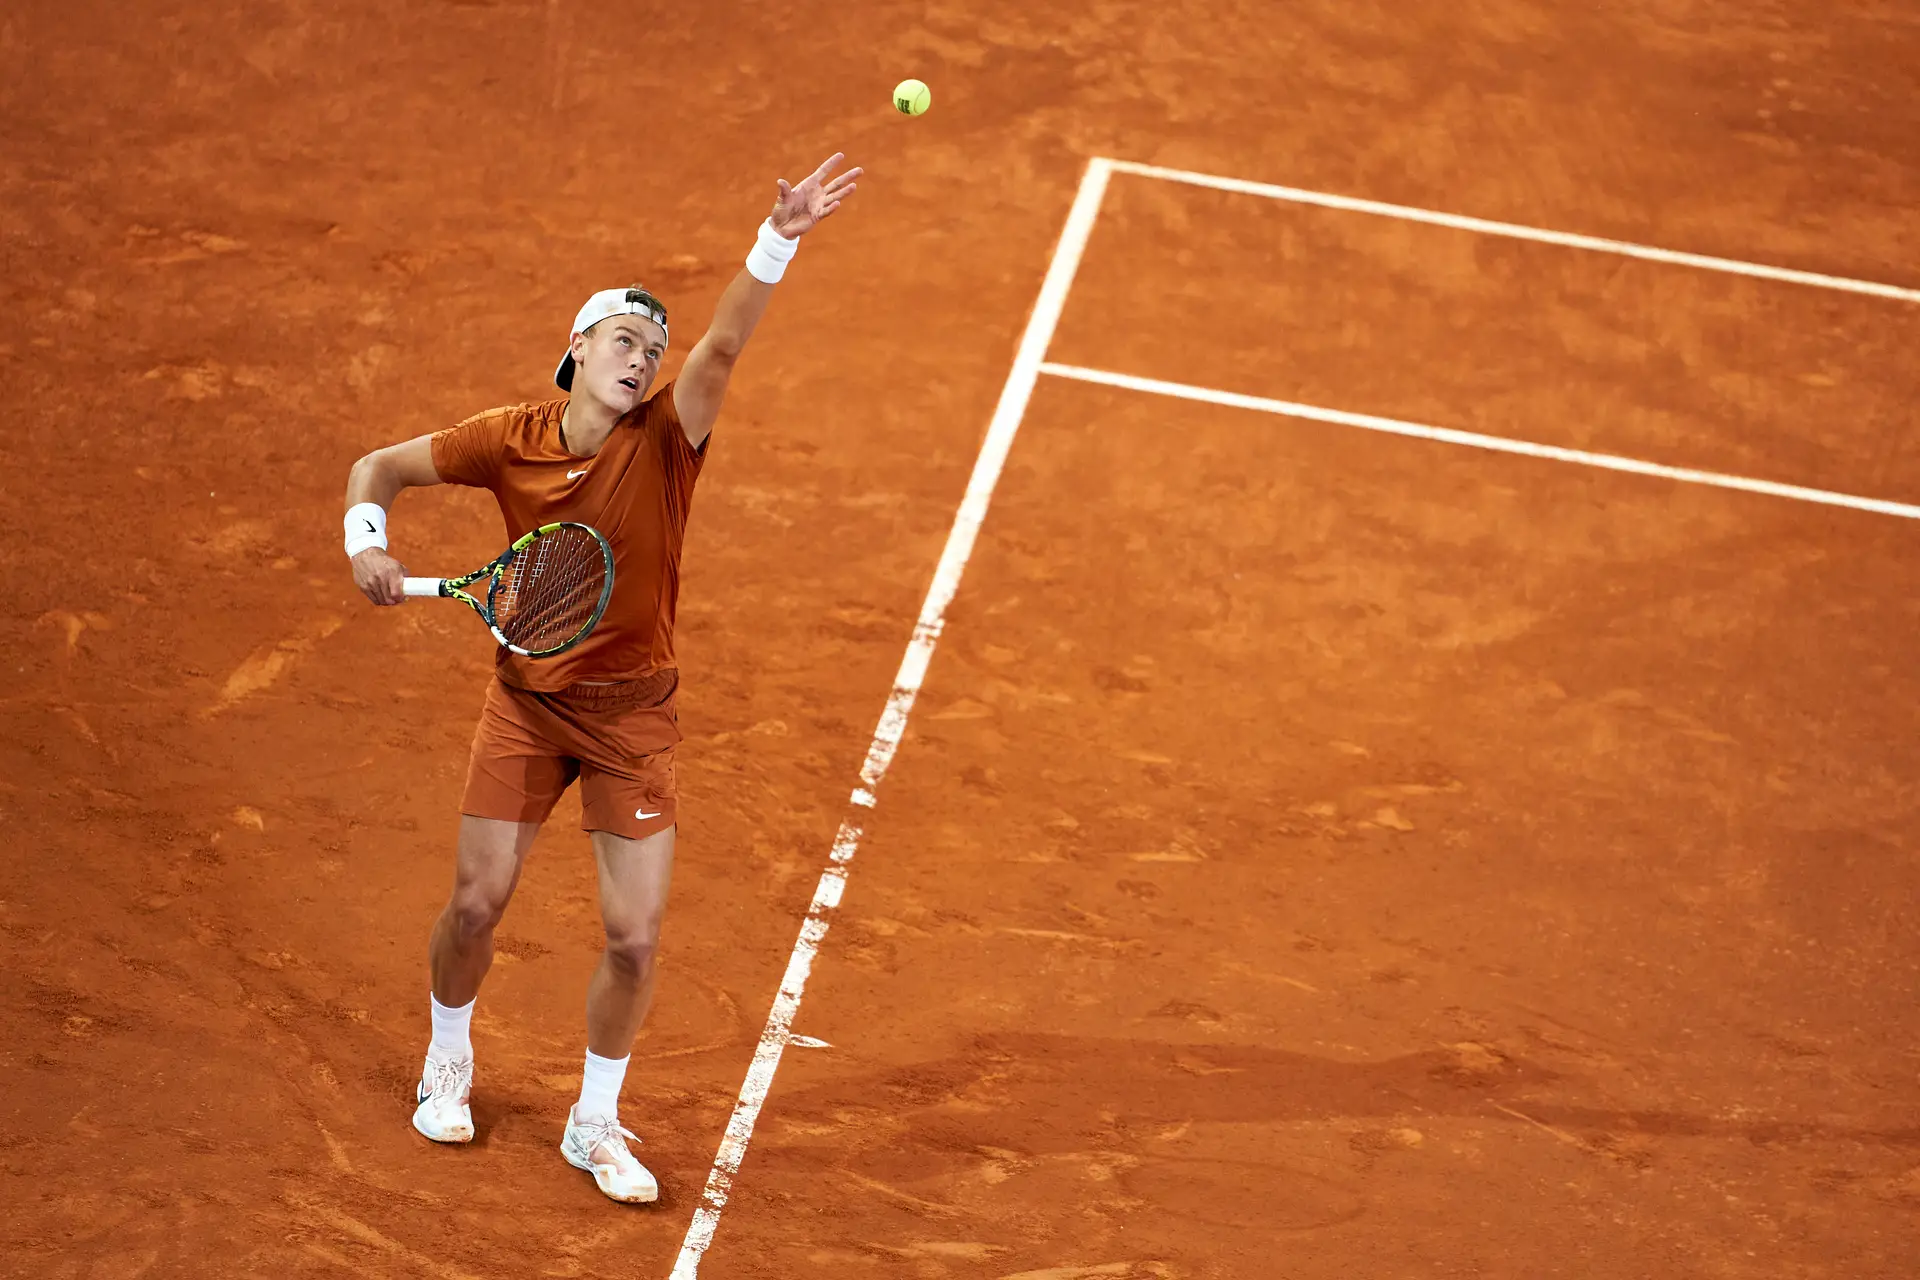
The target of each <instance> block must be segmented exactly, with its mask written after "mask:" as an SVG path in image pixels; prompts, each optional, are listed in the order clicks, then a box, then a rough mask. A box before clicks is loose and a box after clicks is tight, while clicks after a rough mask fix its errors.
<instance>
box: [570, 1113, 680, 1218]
mask: <svg viewBox="0 0 1920 1280" xmlns="http://www.w3.org/2000/svg"><path fill="white" fill-rule="evenodd" d="M628 1138H633V1140H634V1141H635V1142H638V1141H640V1139H639V1138H636V1137H634V1135H633V1134H632V1132H631V1131H629V1130H626V1129H622V1128H621V1127H620V1122H619V1121H618V1120H611V1119H604V1118H602V1117H600V1116H589V1117H588V1118H587V1119H585V1120H579V1119H576V1118H575V1117H574V1114H573V1110H572V1108H568V1110H567V1131H566V1132H565V1133H564V1134H562V1135H561V1138H560V1154H561V1155H563V1156H565V1157H566V1158H567V1163H568V1164H570V1165H572V1166H573V1167H574V1168H576V1169H584V1170H586V1171H587V1172H588V1173H590V1174H592V1175H593V1181H594V1183H595V1184H596V1185H597V1186H598V1187H599V1188H600V1190H601V1192H602V1193H603V1194H605V1195H606V1196H607V1197H608V1198H609V1199H612V1200H618V1201H620V1202H621V1203H623V1204H651V1203H653V1202H654V1201H655V1200H658V1199H659V1198H660V1184H659V1183H658V1182H655V1181H654V1180H653V1175H652V1174H651V1173H649V1172H647V1166H645V1165H643V1164H641V1163H640V1162H639V1161H638V1160H636V1159H634V1156H633V1153H632V1152H631V1151H629V1150H627V1139H628Z"/></svg>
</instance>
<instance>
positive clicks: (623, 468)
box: [433, 383, 711, 693]
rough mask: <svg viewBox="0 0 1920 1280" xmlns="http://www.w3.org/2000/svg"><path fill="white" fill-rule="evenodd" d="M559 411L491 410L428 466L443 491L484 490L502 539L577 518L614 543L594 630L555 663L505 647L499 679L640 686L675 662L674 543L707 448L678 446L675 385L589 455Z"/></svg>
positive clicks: (551, 689)
mask: <svg viewBox="0 0 1920 1280" xmlns="http://www.w3.org/2000/svg"><path fill="white" fill-rule="evenodd" d="M566 407H567V402H566V401H565V400H548V401H544V402H542V403H539V404H520V405H509V406H507V407H506V408H503V409H490V410H488V411H487V412H486V413H481V414H476V415H475V416H473V417H471V418H468V419H467V420H466V421H465V422H463V423H461V424H460V425H459V426H457V427H449V428H447V429H446V430H445V431H437V432H435V433H434V436H433V469H434V470H435V471H438V472H439V473H440V478H441V479H442V480H445V481H447V482H448V483H449V484H465V485H473V486H475V487H476V488H481V489H490V490H492V491H493V496H494V498H495V499H496V500H497V501H498V502H499V503H500V515H501V516H502V518H504V519H505V520H506V522H507V538H508V540H509V541H511V540H513V539H515V538H518V537H519V536H520V535H521V534H523V533H525V532H527V530H529V529H534V528H538V527H539V526H540V525H543V524H550V523H552V522H553V521H555V520H575V521H578V522H579V523H581V524H586V525H592V526H593V527H594V528H595V529H598V530H599V531H600V532H601V533H602V534H603V535H605V537H606V539H607V541H608V542H609V543H611V544H612V546H613V598H612V599H611V600H609V601H608V602H607V612H606V614H605V616H603V617H602V618H601V619H600V625H599V626H597V627H595V628H594V630H593V634H592V635H590V636H588V637H587V638H586V639H585V640H582V641H581V642H580V643H579V644H578V645H576V646H575V647H574V648H572V649H569V650H567V651H566V652H565V653H563V654H561V655H559V656H558V657H555V658H523V657H521V656H520V655H519V654H517V653H513V652H510V651H509V650H507V649H505V648H502V649H501V650H500V651H499V653H498V654H497V655H496V658H495V661H496V663H497V664H498V666H499V675H500V678H501V679H502V680H503V681H505V682H506V683H508V684H510V685H513V686H515V687H517V688H521V689H528V690H532V691H533V692H536V693H555V692H558V691H559V690H561V689H564V688H566V687H567V686H568V685H571V684H576V683H580V682H583V681H618V680H637V679H640V678H641V677H643V676H647V675H651V674H653V673H654V672H656V671H660V670H662V669H664V668H667V667H671V666H673V665H674V658H673V618H674V609H675V607H676V605H677V603H678V601H679V597H680V547H681V544H682V542H683V540H684V537H685V534H686V529H687V512H688V509H689V507H690V505H691V503H692V500H693V484H694V481H695V480H697V479H699V478H700V466H701V464H702V463H703V462H704V461H705V460H706V447H705V445H702V446H701V447H700V448H699V449H695V448H694V447H693V446H692V445H690V444H688V443H687V434H686V432H685V431H684V430H682V429H681V426H680V415H679V414H678V413H676V412H674V408H673V384H672V383H668V384H667V385H666V386H664V387H662V388H660V390H659V391H657V392H655V393H654V394H653V395H652V396H651V397H650V398H649V399H648V400H647V401H646V402H645V403H643V404H641V405H639V406H638V407H636V408H634V409H633V410H631V411H629V412H628V413H627V414H626V415H625V416H623V417H622V418H621V419H620V421H619V422H617V423H615V424H614V428H613V431H612V433H611V434H610V435H608V436H607V441H606V443H605V444H603V445H601V446H600V452H599V453H597V454H595V455H594V456H593V457H591V458H578V457H575V456H574V455H573V454H570V453H568V452H567V451H566V449H565V448H564V447H563V446H562V445H561V443H560V417H561V413H562V411H564V410H565V409H566ZM709 439H711V437H709Z"/></svg>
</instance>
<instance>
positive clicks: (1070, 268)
mask: <svg viewBox="0 0 1920 1280" xmlns="http://www.w3.org/2000/svg"><path fill="white" fill-rule="evenodd" d="M1114 173H1130V174H1136V175H1139V176H1142V177H1149V178H1159V179H1162V180H1165V181H1170V182H1182V183H1187V184H1189V185H1192V186H1201V187H1213V188H1216V189H1218V190H1222V191H1233V192H1239V193H1241V194H1246V195H1257V196H1265V197H1268V198H1270V199H1276V200H1290V201H1294V202H1296V203H1300V204H1314V205H1322V206H1325V207H1327V208H1331V209H1341V210H1346V211H1348V212H1353V213H1371V214H1379V215H1383V216H1386V217H1393V218H1401V219H1404V220H1407V221H1411V222H1426V223H1432V224H1435V225H1438V226H1444V227H1452V228H1455V229H1457V230H1463V231H1478V232H1484V233H1486V234H1488V235H1500V236H1508V237H1511V238H1514V239H1520V240H1536V241H1539V242H1541V243H1544V244H1555V245H1562V246H1565V247H1568V248H1575V249H1592V250H1597V251H1600V252H1606V253H1617V254H1624V255H1626V256H1628V257H1635V258H1645V259H1648V260H1651V261H1654V262H1667V263H1673V264H1676V265H1680V266H1691V267H1702V268H1705V269H1707V270H1709V271H1726V272H1732V273H1733V274H1736V275H1747V276H1756V277H1759V278H1761V279H1769V280H1784V281H1788V282H1791V283H1796V284H1808V285H1816V286H1819V287H1823V288H1828V289H1841V290H1845V291H1848V292H1852V293H1866V294H1875V295H1878V296H1881V297H1888V298H1896V299H1900V300H1902V301H1907V302H1920V290H1915V289H1903V288H1899V287H1897V286H1894V285H1884V284H1875V283H1873V282H1871V281H1866V280H1849V279H1845V278H1843V277H1839V276H1826V275H1819V274H1817V273H1815V272H1810V271H1791V270H1786V269H1784V268H1780V267H1767V266H1761V265H1758V264H1755V263H1748V262H1736V261H1733V260H1731V259H1727V258H1712V257H1707V256H1705V255H1702V254H1694V253H1677V252H1674V251H1672V250H1668V249H1655V248H1651V247H1649V246H1647V245H1637V244H1631V243H1628V242H1626V241H1620V240H1604V239H1600V238H1598V237H1595V236H1583V235H1572V234H1567V233H1564V232H1557V231H1543V230H1540V229H1538V228H1534V227H1524V226H1519V225H1517V224H1514V223H1506V222H1491V221H1488V220H1486V219H1483V218H1466V217H1460V216H1458V215H1455V214H1449V213H1437V212H1434V211H1432V210H1428V209H1415V208H1411V207H1408V206H1404V205H1392V204H1383V203H1381V202H1379V201H1375V200H1356V199H1352V198H1350V197H1347V196H1336V195H1329V194H1327V193H1324V192H1318V191H1304V190H1301V189H1299V188H1295V187H1280V186H1274V185H1272V184H1269V183H1261V182H1245V181H1242V180H1240V179H1236V178H1221V177H1215V176H1214V175H1211V174H1204V173H1192V172H1188V171H1186V170H1181V169H1163V168H1160V167H1158V166H1154V165H1143V164H1134V163H1131V162H1128V161H1124V160H1109V159H1104V158H1101V157H1095V158H1094V159H1093V160H1090V161H1089V162H1088V164H1087V170H1086V173H1085V174H1084V175H1083V176H1082V177H1081V180H1080V189H1079V191H1078V193H1077V194H1076V195H1075V196H1074V200H1073V207H1072V209H1071V211H1070V212H1069V213H1068V215H1067V221H1066V226H1065V227H1064V228H1063V229H1062V231H1061V233H1060V242H1059V244H1058V245H1056V246H1055V248H1054V252H1053V259H1052V261H1051V262H1050V263H1049V265H1048V267H1047V275H1046V280H1045V282H1044V283H1043V284H1042V285H1041V287H1040V297H1039V299H1038V301H1037V302H1035V304H1034V308H1033V314H1032V316H1031V317H1030V318H1029V319H1028V321H1027V328H1026V332H1025V333H1024V334H1022V336H1021V338H1020V347H1019V350H1018V352H1017V353H1016V354H1015V356H1014V360H1013V368H1012V370H1011V371H1010V372H1009V373H1008V374H1007V381H1006V385H1005V386H1003V387H1002V388H1001V391H1000V400H999V403H998V404H997V405H996V406H995V407H994V411H993V419H992V421H991V422H990V423H989V424H988V427H987V436H986V439H985V440H984V441H983V442H982V443H981V446H980V454H979V457H978V458H977V459H976V460H975V461H974V465H973V474H972V476H971V478H969V480H968V482H967V491H966V496H965V497H963V498H962V499H961V502H960V508H959V510H958V511H957V512H956V513H955V514H954V519H953V527H952V529H951V531H950V532H949V533H948V535H947V544H946V548H945V549H944V550H943V551H942V552H941V555H940V563H939V566H938V567H937V568H936V569H935V571H934V576H933V583H932V585H931V586H930V587H928V589H927V596H926V599H925V601H924V602H923V603H922V604H921V606H920V617H919V620H918V621H917V622H916V623H915V625H914V630H913V638H912V640H911V641H910V642H909V643H908V645H907V650H906V654H905V655H904V656H903V657H902V658H901V660H900V669H899V673H898V674H897V675H896V676H895V677H894V684H893V691H892V693H891V694H890V695H889V696H888V698H887V705H886V709H885V710H884V711H882V712H881V715H880V723H879V725H878V726H877V727H876V728H875V729H874V732H873V741H872V743H871V745H869V747H868V748H867V758H866V761H865V762H864V763H863V764H862V766H861V769H860V785H859V786H858V787H856V788H854V790H853V794H852V795H851V796H850V797H849V804H850V805H851V806H852V807H851V808H850V809H849V810H848V815H847V817H846V818H845V820H843V821H842V822H841V824H840V830H839V832H838V834H836V835H835V836H834V840H833V847H832V849H831V851H830V852H829V853H828V855H827V856H828V862H827V866H826V868H825V869H824V870H823V871H822V872H821V874H820V881H819V884H818V885H817V886H816V887H815V889H814V893H813V901H812V902H811V903H810V904H809V905H808V907H807V914H806V918H805V919H804V920H802V921H801V924H800V936H799V937H798V938H797V939H796V940H795V941H794V944H793V953H792V955H791V956H790V957H789V959H788V961H787V968H786V973H785V975H784V976H783V977H782V978H781V981H780V991H779V994H778V995H776V996H775V997H774V1001H773V1007H772V1009H771V1010H769V1012H768V1014H767V1022H766V1026H765V1028H764V1029H763V1030H762V1031H761V1033H760V1041H759V1045H758V1046H757V1048H756V1049H755V1050H754V1055H753V1062H752V1065H751V1066H750V1067H749V1068H748V1069H747V1077H746V1080H745V1081H744V1082H742V1084H741V1086H740V1094H739V1097H738V1099H737V1100H736V1101H735V1103H734V1108H733V1113H732V1115H731V1116H730V1117H729V1118H728V1120H727V1128H726V1132H725V1134H724V1136H723V1137H722V1138H721V1140H720V1148H719V1150H718V1151H717V1152H716V1153H715V1155H714V1158H713V1167H712V1169H711V1170H709V1172H708V1174H707V1184H706V1189H705V1191H704V1192H703V1193H702V1195H701V1203H700V1207H699V1208H698V1209H697V1210H696V1211H695V1212H694V1215H693V1221H692V1223H691V1224H689V1226H688V1227H687V1234H686V1238H685V1239H684V1240H683V1241H682V1242H681V1245H680V1252H679V1254H678V1256H677V1257H676V1258H675V1259H674V1264H673V1278H672V1280H695V1277H696V1276H697V1275H698V1273H699V1269H700V1259H701V1258H702V1257H703V1256H704V1255H705V1253H706V1251H707V1248H708V1246H709V1245H711V1244H712V1243H713V1235H714V1231H715V1229H716V1228H717V1227H718V1226H719V1223H720V1211H721V1210H722V1209H723V1208H724V1207H725V1206H726V1203H727V1194H728V1192H729V1191H730V1190H731V1188H732V1186H733V1179H734V1176H735V1175H736V1174H738V1173H739V1171H740V1164H741V1161H743V1160H744V1159H745V1158H746V1154H747V1144H748V1142H749V1141H750V1140H751V1138H752V1136H753V1128H754V1125H755V1123H756V1122H757V1121H758V1120H759V1117H760V1109H761V1107H762V1106H764V1105H765V1103H766V1100H767V1094H768V1091H769V1090H770V1089H771V1088H772V1087H773V1077H774V1073H775V1072H776V1071H777V1070H778V1069H779V1066H780V1057H781V1054H782V1053H783V1052H784V1051H785V1049H786V1047H787V1045H789V1044H798V1043H803V1042H804V1043H811V1041H810V1040H808V1038H807V1037H803V1036H797V1035H795V1034H794V1033H793V1030H792V1028H793V1020H794V1017H795V1015H796V1014H797V1013H798V1012H799V1009H800V997H801V995H802V993H803V992H804V990H805V988H806V984H807V977H808V975H809V974H810V973H811V972H812V970H813V960H814V957H815V955H817V954H818V952H819V949H820V943H821V941H822V939H824V938H825V937H826V935H827V924H828V918H829V915H830V913H831V912H832V911H834V910H835V909H836V908H838V907H839V905H840V898H841V895H842V893H843V892H844V891H845V889H846V883H847V876H848V869H849V868H848V864H849V863H851V862H852V860H853V855H854V852H855V851H856V850H857V849H858V847H859V844H860V835H861V830H862V825H863V823H864V822H865V818H864V816H863V815H862V813H861V812H860V811H861V810H868V809H872V808H873V807H874V803H875V798H876V792H877V789H878V787H879V785H880V781H881V779H882V778H883V777H884V776H885V775H886V772H887V768H888V766H889V765H890V764H891V763H892V762H893V757H894V753H895V752H896V751H898V750H899V747H900V741H901V738H902V736H903V735H904V734H905V732H906V727H907V716H908V714H909V713H910V712H911V711H912V710H913V704H914V699H915V698H916V697H917V696H918V694H919V692H920V685H921V682H922V681H923V680H924V679H925V678H926V673H927V665H928V663H929V662H931V661H932V659H933V651H934V648H935V646H936V645H937V644H938V643H939V639H940V632H941V629H942V627H943V626H944V625H945V622H946V611H947V606H948V605H949V604H950V603H951V602H952V600H953V596H954V592H955V591H957V590H958V589H959V586H960V579H961V576H962V574H963V573H964V572H965V570H966V565H967V559H968V557H969V556H971V555H972V553H973V544H974V540H975V538H976V537H977V536H978V535H979V532H980V526H981V522H982V521H983V520H984V519H985V518H986V514H987V506H988V503H989V501H990V500H991V499H992V497H993V490H994V487H995V485H996V484H997V483H998V481H999V478H1000V470H1001V467H1002V466H1003V465H1004V464H1005V462H1006V458H1007V451H1008V450H1009V449H1010V448H1012V446H1013V439H1014V436H1015V435H1016V434H1017V433H1018V432H1019V430H1020V420H1021V418H1022V417H1023V416H1024V415H1025V413H1026V408H1027V402H1028V400H1029V399H1030V398H1031V397H1032V395H1033V388H1034V384H1035V383H1036V382H1037V381H1038V378H1039V375H1040V374H1041V373H1043V372H1044V373H1049V374H1052V375H1054V376H1056V377H1062V378H1073V379H1078V380H1079V381H1082V382H1097V383H1104V384H1106V385H1109V386H1115V387H1124V388H1127V389H1129V390H1136V391H1147V392H1152V393H1156V394H1160V395H1168V396H1176V397H1179V398H1183V399H1189V400H1204V401H1209V402H1212V403H1215V404H1223V405H1230V406H1235V407H1239V408H1249V409H1262V410H1265V411H1267V412H1271V413H1284V414H1289V415H1291V416H1294V417H1301V418H1312V419H1317V420H1319V421H1324V422H1333V423H1340V424H1343V425H1347V426H1358V427H1365V428H1367V429H1369V430H1374V431H1387V432H1391V433H1394V434H1398V435H1411V436H1419V437H1422V438H1425V439H1431V440H1443V441H1448V442H1450V443H1454V444H1466V445H1473V446H1476V447H1478V448H1483V449H1496V450H1500V451H1502V452H1507V453H1524V454H1531V455H1533V456H1537V457H1547V458H1556V459H1560V460H1562V461H1569V462H1582V463H1586V464H1587V465H1589V466H1598V467H1607V468H1610V469H1612V470H1617V471H1633V472H1638V473H1641V474H1646V475H1657V476H1664V477H1667V478H1670V479H1677V480H1690V481H1693V482H1695V483H1700V484H1717V485H1721V486H1723V487H1726V488H1735V489H1750V490H1753V491H1755V492H1759V493H1769V494H1775V495H1778V496H1783V497H1792V498H1801V499H1804V500H1806V501H1812V502H1826V503H1832V504H1835V505H1839V506H1853V507H1860V508H1862V509H1864V510H1869V511H1879V512H1884V513H1886V514H1889V515H1899V516H1906V517H1909V518H1920V507H1911V506H1907V505H1905V504H1902V503H1897V502H1881V501H1878V500H1876V499H1872V498H1855V497H1852V496H1850V495H1847V494H1839V493H1828V492H1825V491H1824V490H1820V489H1804V488H1800V487H1799V486H1796V485H1782V484H1773V483H1771V482H1769V481H1764V480H1746V479H1742V478H1741V477H1738V476H1722V475H1717V474H1715V473H1713V472H1706V471H1689V470H1685V469H1683V468H1678V467H1663V466H1660V465H1658V464H1657V463H1650V462H1639V461H1636V460H1635V459H1632V458H1617V457H1613V456H1612V455H1609V454H1598V453H1586V452H1583V451H1581V450H1577V449H1558V448H1553V447H1551V446H1548V445H1535V444H1527V443H1525V442H1523V441H1514V440H1504V439H1501V438H1499V437H1497V436H1482V435H1477V434H1475V433H1473V432H1468V431H1453V430H1449V429H1447V428H1443V427H1424V426H1420V425H1419V424H1417V423H1410V422H1398V421H1395V420H1394V419H1391V418H1376V417H1371V416H1369V415H1366V414H1354V413H1342V412H1340V411H1338V410H1333V409H1317V408H1314V407H1313V406H1311V405H1298V404H1291V403H1289V402H1286V401H1281V400H1267V399H1263V398H1261V397H1258V396H1243V395H1238V394H1236V393H1234V392H1230V391H1213V390H1210V389H1208V388H1204V387H1190V386H1185V385H1183V384H1181V383H1175V382H1161V381H1158V380H1156V379H1152V378H1135V377H1132V376H1130V375H1127V374H1119V373H1105V372H1102V371H1100V370H1097V369H1083V368H1079V367H1076V366H1073V365H1060V364H1051V363H1046V362H1045V361H1046V353H1047V347H1048V345H1049V344H1050V343H1051V342H1052V339H1053V331H1054V328H1055V327H1056V326H1057V325H1058V323H1059V320H1060V312H1061V310H1062V308H1063V307H1064V306H1065V305H1066V300H1067V292H1068V290H1069V288H1070V287H1071V286H1072V284H1073V277H1074V273H1075V272H1076V271H1077V270H1078V269H1079V265H1080V257H1081V254H1082V253H1083V252H1084V250H1085V249H1086V245H1087V239H1088V237H1089V236H1090V235H1091V234H1092V232H1093V224H1094V220H1095V219H1096V218H1097V217H1098V215H1099V212H1100V201H1101V197H1102V196H1103V195H1104V194H1105V192H1106V188H1107V181H1108V178H1109V176H1110V175H1112V174H1114Z"/></svg>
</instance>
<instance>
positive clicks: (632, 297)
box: [553, 284, 667, 391]
mask: <svg viewBox="0 0 1920 1280" xmlns="http://www.w3.org/2000/svg"><path fill="white" fill-rule="evenodd" d="M611 316H645V317H646V318H647V319H649V320H651V321H653V322H654V323H655V324H657V325H659V326H660V332H661V333H666V331H667V309H666V308H665V307H663V306H661V305H660V299H658V298H656V297H654V296H653V295H652V294H650V293H648V292H647V291H646V290H645V289H643V288H641V287H640V286H639V285H637V284H636V285H634V286H633V287H632V288H630V289H602V290H601V291H600V292H598V293H596V294H594V295H593V296H592V297H591V298H588V299H587V305H586V306H584V307H582V308H580V314H579V315H577V316H575V317H574V318H573V328H572V329H570V330H568V332H567V354H566V355H564V356H561V357H560V367H559V368H558V369H555V370H554V371H553V382H554V385H555V386H557V387H559V388H560V389H561V390H562V391H571V390H573V335H574V334H576V333H585V332H586V331H587V330H589V329H591V328H593V326H595V325H597V324H599V323H600V322H601V321H602V320H605V319H607V318H609V317H611Z"/></svg>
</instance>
